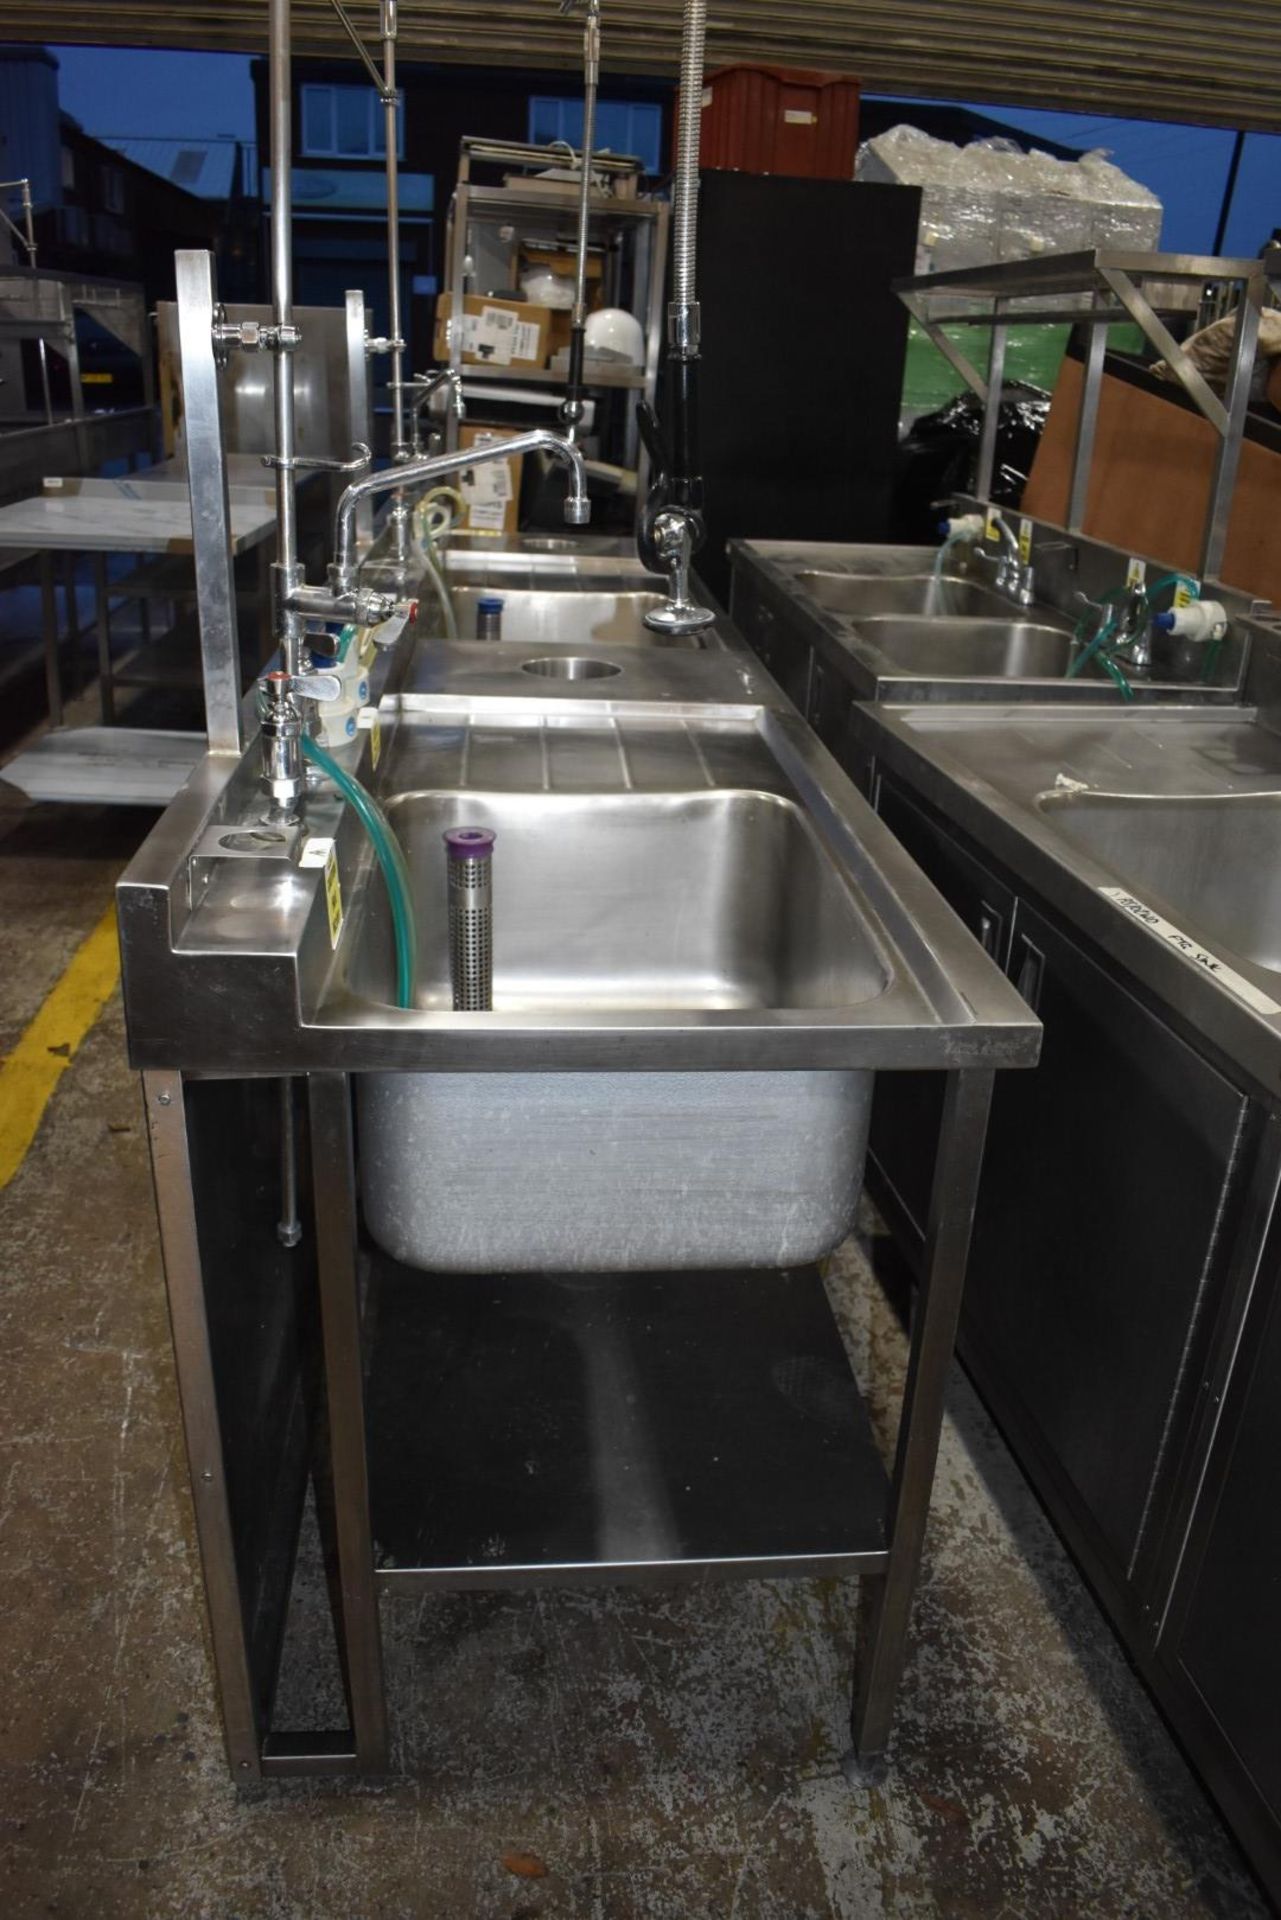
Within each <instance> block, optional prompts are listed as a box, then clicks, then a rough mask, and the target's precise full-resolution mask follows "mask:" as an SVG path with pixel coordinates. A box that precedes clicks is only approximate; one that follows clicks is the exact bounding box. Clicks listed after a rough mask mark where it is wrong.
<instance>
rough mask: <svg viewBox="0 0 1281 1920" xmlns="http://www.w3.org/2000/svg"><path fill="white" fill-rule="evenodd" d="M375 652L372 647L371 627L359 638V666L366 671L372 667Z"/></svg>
mask: <svg viewBox="0 0 1281 1920" xmlns="http://www.w3.org/2000/svg"><path fill="white" fill-rule="evenodd" d="M377 651H378V649H377V647H376V646H375V645H374V630H373V628H372V627H366V628H365V629H364V631H363V632H362V633H361V636H360V664H361V666H362V667H364V668H365V669H366V671H368V669H369V668H370V667H372V666H373V664H374V655H375V653H377Z"/></svg>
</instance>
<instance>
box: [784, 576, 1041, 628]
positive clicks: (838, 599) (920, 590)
mask: <svg viewBox="0 0 1281 1920" xmlns="http://www.w3.org/2000/svg"><path fill="white" fill-rule="evenodd" d="M796 583H797V585H798V586H799V587H800V588H801V589H802V591H803V592H805V593H807V594H808V595H809V596H810V598H811V599H812V600H813V601H814V602H815V604H816V605H818V606H820V607H823V608H825V609H826V610H827V611H829V612H831V613H847V614H849V615H850V616H851V618H853V619H860V618H861V619H869V618H874V617H875V616H877V615H878V614H887V613H891V614H892V613H906V614H919V615H924V616H926V617H928V618H931V619H932V618H952V617H955V616H956V615H958V614H959V615H967V614H981V615H986V616H988V617H996V618H999V617H1000V616H1001V615H1005V616H1006V617H1007V618H1009V617H1011V615H1012V607H1011V602H1010V601H1009V600H1007V599H1006V597H1005V595H1004V594H1001V593H998V592H997V591H996V589H995V588H994V587H989V586H987V585H985V584H984V582H983V581H981V580H971V579H969V578H968V577H967V576H966V575H965V574H960V573H941V574H936V573H933V572H930V571H929V570H928V569H925V570H923V571H922V572H921V573H917V574H910V573H909V574H899V575H898V576H887V575H884V574H874V573H870V574H860V573H825V572H823V571H821V570H819V569H813V570H810V569H802V570H801V571H800V572H799V573H797V575H796Z"/></svg>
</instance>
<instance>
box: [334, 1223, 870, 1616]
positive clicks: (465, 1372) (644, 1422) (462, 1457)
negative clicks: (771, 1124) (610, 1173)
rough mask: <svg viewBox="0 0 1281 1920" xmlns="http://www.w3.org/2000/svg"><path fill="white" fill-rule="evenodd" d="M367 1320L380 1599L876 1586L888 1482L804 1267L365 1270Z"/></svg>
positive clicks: (812, 1272)
mask: <svg viewBox="0 0 1281 1920" xmlns="http://www.w3.org/2000/svg"><path fill="white" fill-rule="evenodd" d="M369 1300H370V1305H369V1309H368V1319H367V1325H368V1326H369V1328H370V1330H371V1342H370V1354H369V1368H368V1386H367V1410H368V1431H369V1459H370V1495H371V1510H372V1518H373V1530H374V1542H375V1557H376V1562H377V1569H378V1577H379V1586H380V1588H381V1589H383V1590H391V1591H403V1590H413V1589H421V1588H422V1587H425V1586H431V1587H435V1588H492V1587H505V1586H529V1585H534V1584H555V1583H557V1582H564V1583H569V1582H573V1583H574V1584H581V1583H583V1582H584V1581H592V1580H594V1581H600V1582H620V1583H625V1582H645V1581H659V1580H661V1581H662V1582H664V1583H670V1582H671V1581H673V1580H681V1579H701V1578H715V1577H717V1576H725V1577H730V1576H739V1577H741V1576H744V1575H748V1576H751V1577H755V1578H763V1577H771V1576H784V1575H800V1574H804V1575H818V1574H850V1573H862V1574H869V1573H878V1572H881V1571H883V1570H884V1567H885V1564H886V1558H887V1546H888V1529H887V1520H888V1513H889V1501H890V1488H889V1480H888V1477H887V1475H886V1472H885V1469H884V1467H883V1465H882V1463H881V1459H880V1455H879V1454H878V1452H877V1450H876V1446H875V1443H874V1441H873V1439H872V1435H871V1430H870V1428H869V1426H868V1422H867V1416H866V1413H865V1411H864V1407H863V1403H862V1400H861V1398H860V1396H859V1392H858V1388H857V1386H856V1385H855V1383H854V1380H853V1377H852V1375H851V1373H850V1368H849V1363H848V1361H847V1359H846V1357H845V1350H844V1348H843V1346H842V1344H841V1339H840V1335H839V1333H838V1331H837V1327H836V1323H835V1321H834V1319H833V1317H832V1312H831V1308H830V1307H829V1305H828V1302H827V1295H826V1293H825V1291H824V1287H823V1282H822V1279H821V1278H820V1276H819V1273H818V1271H817V1269H816V1268H814V1267H804V1268H799V1269H795V1270H791V1271H786V1272H782V1273H776V1272H750V1271H749V1272H743V1271H740V1272H733V1273H724V1272H721V1273H685V1274H680V1273H675V1274H674V1273H658V1274H628V1275H603V1274H575V1275H565V1274H543V1275H530V1274H522V1275H520V1276H519V1277H517V1278H514V1279H513V1278H510V1277H509V1278H504V1277H503V1276H501V1275H497V1276H494V1277H492V1278H490V1277H477V1276H475V1275H469V1274H463V1275H452V1274H432V1275H430V1276H428V1275H424V1274H422V1273H420V1272H417V1271H415V1270H411V1269H409V1268H406V1267H400V1266H397V1265H395V1264H394V1263H393V1262H391V1261H390V1260H387V1259H386V1258H385V1257H383V1256H381V1255H379V1256H376V1257H375V1260H374V1263H373V1270H372V1274H371V1287H370V1295H369ZM727 1330H732V1334H731V1335H730V1337H727Z"/></svg>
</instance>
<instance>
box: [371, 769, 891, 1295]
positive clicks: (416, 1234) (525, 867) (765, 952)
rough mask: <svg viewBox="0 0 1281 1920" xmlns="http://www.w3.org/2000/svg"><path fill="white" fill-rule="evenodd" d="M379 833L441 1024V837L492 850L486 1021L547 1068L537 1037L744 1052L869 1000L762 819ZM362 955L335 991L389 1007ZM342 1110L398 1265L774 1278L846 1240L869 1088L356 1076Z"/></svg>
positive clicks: (862, 1083)
mask: <svg viewBox="0 0 1281 1920" xmlns="http://www.w3.org/2000/svg"><path fill="white" fill-rule="evenodd" d="M389 812H390V813H391V816H392V819H393V821H394V824H395V826H396V829H397V832H398V834H399V835H400V838H401V842H402V844H403V846H404V849H405V855H406V859H407V862H408V865H409V870H410V875H411V880H412V884H413V890H414V902H415V910H416V915H417V923H418V940H419V956H420V958H419V969H420V990H419V1005H420V1007H422V1008H424V1009H429V1010H436V1011H445V1010H447V1009H448V1008H449V1007H450V1005H451V998H450V987H449V969H448V951H447V939H446V924H447V923H446V912H445V892H444V850H443V847H442V843H441V836H442V834H443V833H444V832H445V830H446V829H447V828H449V827H453V826H460V825H467V826H481V827H490V828H492V829H493V830H494V832H495V833H496V834H497V841H496V844H495V851H494V857H493V858H494V873H493V890H494V909H493V951H494V1007H495V1010H496V1011H502V1012H503V1013H504V1014H506V1015H507V1016H509V1017H513V1016H514V1017H528V1018H529V1019H530V1020H531V1021H536V1022H537V1023H538V1024H539V1026H540V1027H541V1028H545V1029H546V1030H547V1049H546V1052H547V1057H548V1059H549V1060H551V1061H554V1059H555V1057H556V1048H555V1029H556V1025H557V1021H558V1019H560V1020H563V1021H567V1022H573V1021H580V1020H581V1019H582V1018H583V1017H584V1016H587V1017H590V1016H592V1015H594V1014H595V1015H600V1016H609V1015H611V1014H617V1013H618V1012H620V1011H622V1012H626V1013H628V1014H634V1015H641V1016H644V1017H648V1018H650V1019H652V1021H653V1022H655V1023H656V1024H659V1025H670V1026H672V1027H673V1028H677V1029H678V1028H680V1027H682V1026H687V1025H688V1024H689V1023H690V1022H691V1021H700V1020H715V1019H718V1018H720V1019H725V1018H727V1017H728V1018H731V1019H733V1021H734V1023H735V1024H736V1025H737V1024H739V1023H741V1024H742V1025H745V1026H748V1027H750V1026H751V1024H752V1022H753V1020H754V1018H761V1017H763V1016H768V1017H769V1018H770V1019H775V1020H776V1019H777V1018H778V1016H779V1014H780V1013H781V1014H783V1015H784V1016H786V1014H787V1013H789V1012H794V1013H796V1014H797V1015H801V1014H803V1013H805V1012H806V1011H808V1012H810V1013H811V1014H812V1013H813V1011H814V1010H816V1009H817V1010H821V1011H823V1012H830V1013H832V1014H836V1015H839V1014H840V1013H841V1012H842V1010H847V1009H853V1008H857V1007H859V1006H860V1005H863V1004H865V1003H867V1002H868V1001H871V1000H874V999H876V998H877V997H878V996H879V995H880V994H881V993H882V992H883V991H884V990H885V988H886V986H887V984H888V980H889V973H888V969H887V965H886V962H885V960H884V958H883V957H882V955H881V953H880V951H879V949H878V947H877V945H876V942H875V941H874V939H873V937H872V935H871V933H870V930H869V928H868V927H867V925H866V924H865V922H864V920H863V917H862V915H861V913H860V912H859V909H858V908H857V906H856V905H855V902H854V899H853V896H852V895H851V894H850V892H849V891H848V890H847V888H846V886H845V884H844V882H843V880H842V878H841V875H840V873H839V871H838V869H837V868H836V866H835V864H834V863H833V861H832V860H831V858H830V857H829V855H828V854H827V852H826V850H825V848H824V847H823V845H822V843H821V842H820V840H819V839H818V837H817V835H816V834H815V832H814V830H813V828H812V826H811V825H810V823H809V821H808V820H807V818H806V816H805V814H804V813H803V812H802V810H801V809H800V808H799V807H798V806H797V805H796V804H795V803H793V802H792V801H791V800H790V799H788V798H786V797H784V796H781V795H778V794H774V793H767V792H754V791H749V790H733V789H720V790H717V791H714V792H703V793H698V792H665V793H654V794H635V793H633V794H618V793H599V792H596V793H589V794H586V793H585V794H552V793H483V792H462V793H459V792H429V793H424V792H418V793H410V794H406V795H404V796H402V797H401V798H400V799H399V800H398V801H395V802H393V803H392V805H391V807H390V808H389ZM362 933H363V936H364V937H363V938H362V942H361V945H360V948H359V951H358V956H357V960H356V963H355V966H354V969H353V974H352V977H351V981H350V985H351V989H352V991H353V993H355V994H356V995H357V997H359V998H363V999H364V1000H365V1001H366V1002H367V1003H368V1002H371V1001H372V1002H376V1003H379V1004H382V1005H386V1004H387V1003H388V1002H389V1001H390V999H391V978H392V975H391V958H390V953H389V950H388V945H387V941H386V935H385V929H381V928H379V927H378V925H377V923H376V922H374V923H372V924H371V925H369V926H367V927H365V928H363V929H362ZM393 1017H394V1015H393ZM486 1017H487V1016H486V1015H485V1014H475V1015H469V1016H467V1018H469V1019H474V1020H477V1021H483V1020H484V1019H485V1018H486ZM358 1089H359V1113H360V1161H361V1185H362V1191H363V1197H364V1204H365V1213H366V1220H367V1223H368V1226H369V1229H370V1231H371V1233H372V1234H373V1236H374V1238H375V1239H376V1240H377V1241H378V1242H379V1243H380V1245H382V1246H383V1247H384V1248H385V1249H386V1250H387V1251H388V1252H389V1253H391V1254H392V1255H393V1256H394V1257H395V1258H396V1259H399V1260H402V1261H404V1262H406V1263H408V1264H409V1265H412V1266H417V1267H422V1268H426V1269H431V1270H438V1271H445V1270H448V1271H463V1272H493V1271H549V1270H551V1271H556V1270H588V1271H601V1270H613V1271H620V1270H629V1269H630V1270H643V1269H647V1268H650V1269H659V1268H662V1269H671V1268H686V1269H688V1268H716V1267H734V1266H761V1267H773V1266H789V1265H793V1264H796V1263H799V1262H803V1261H807V1260H813V1259H816V1258H819V1257H821V1255H823V1254H824V1253H827V1252H829V1251H830V1250H831V1249H832V1248H833V1247H834V1246H836V1245H837V1244H838V1243H839V1242H840V1241H841V1240H842V1239H843V1238H844V1237H845V1235H846V1233H847V1232H848V1231H849V1228H850V1226H851V1224H852V1221H853V1216H854V1208H855V1206H856V1204H857V1200H858V1195H859V1190H860V1186H861V1179H862V1165H863V1155H864V1148H865V1145H866V1137H867V1122H868V1112H869V1106H870V1098H871V1075H870V1074H869V1073H867V1072H865V1071H859V1070H832V1071H810V1070H807V1069H797V1070H793V1071H770V1072H757V1071H751V1070H747V1071H725V1072H715V1071H713V1072H703V1071H698V1072H685V1073H682V1072H626V1071H620V1072H610V1071H603V1072H591V1073H575V1072H555V1071H548V1072H534V1073H452V1072H446V1073H414V1072H410V1073H375V1074H366V1075H361V1076H360V1077H359V1079H358Z"/></svg>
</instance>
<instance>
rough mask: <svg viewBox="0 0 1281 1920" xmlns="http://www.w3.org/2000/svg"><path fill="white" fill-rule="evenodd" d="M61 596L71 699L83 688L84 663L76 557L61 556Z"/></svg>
mask: <svg viewBox="0 0 1281 1920" xmlns="http://www.w3.org/2000/svg"><path fill="white" fill-rule="evenodd" d="M62 595H63V599H64V600H65V602H66V607H67V651H68V655H69V664H70V669H71V697H72V699H73V700H74V699H75V697H76V696H77V694H79V693H80V692H81V691H82V689H83V687H84V662H83V660H82V659H81V657H80V603H79V601H78V599H77V597H76V556H75V554H74V553H67V554H64V555H63V561H62Z"/></svg>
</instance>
